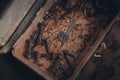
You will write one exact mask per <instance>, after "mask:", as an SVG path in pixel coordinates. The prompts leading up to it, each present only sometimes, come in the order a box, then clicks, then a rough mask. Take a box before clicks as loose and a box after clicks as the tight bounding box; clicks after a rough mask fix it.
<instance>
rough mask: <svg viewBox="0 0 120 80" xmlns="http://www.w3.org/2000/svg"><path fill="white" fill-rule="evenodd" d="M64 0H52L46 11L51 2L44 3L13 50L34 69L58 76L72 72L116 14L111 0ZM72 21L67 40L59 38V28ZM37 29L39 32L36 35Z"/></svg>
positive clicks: (61, 77)
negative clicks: (100, 0) (53, 0)
mask: <svg viewBox="0 0 120 80" xmlns="http://www.w3.org/2000/svg"><path fill="white" fill-rule="evenodd" d="M67 1H69V0H66V1H64V0H58V1H56V2H55V3H54V4H53V5H52V6H51V7H49V8H50V9H49V10H48V11H47V9H46V8H48V6H49V5H50V4H52V3H49V2H48V3H46V5H45V6H44V7H43V8H42V9H41V10H40V11H39V13H38V14H39V15H37V17H36V18H35V19H34V21H33V22H32V24H31V25H30V27H29V28H28V29H27V30H26V31H25V33H24V34H23V35H22V36H21V37H20V38H19V39H18V41H17V42H16V44H15V45H14V50H13V53H14V54H15V55H16V56H17V57H18V58H19V59H20V60H22V61H23V62H27V63H26V64H27V65H29V66H33V67H34V68H35V69H34V70H36V71H39V72H40V71H42V73H45V75H47V74H48V76H49V75H51V76H52V77H54V78H55V79H59V80H64V79H65V80H66V79H68V78H70V77H71V76H72V74H73V73H74V71H75V69H76V68H77V66H78V65H79V64H80V63H81V61H82V60H83V58H84V56H85V55H86V54H87V52H88V51H89V50H90V48H91V47H92V46H93V44H94V43H95V42H96V40H97V38H98V37H99V36H100V34H101V32H102V31H103V30H104V29H105V28H106V25H107V24H108V23H109V22H110V21H111V19H112V18H113V16H114V15H115V14H116V9H115V8H114V7H111V5H112V4H111V3H112V2H111V1H110V2H111V3H110V4H109V5H107V2H109V0H102V1H103V2H101V3H99V2H96V3H95V2H94V0H93V1H92V2H90V1H89V0H85V1H83V2H82V1H80V0H75V1H74V2H69V3H68V2H67ZM71 1H72V0H71ZM96 1H99V0H96ZM44 9H45V10H44ZM111 11H112V13H111ZM41 14H42V15H43V16H44V17H43V16H42V15H41ZM72 23H74V26H73V27H72V28H71V30H70V32H69V33H68V36H69V37H68V40H67V41H63V40H64V39H62V40H61V39H59V37H61V36H62V37H63V35H59V34H60V32H65V30H67V29H68V27H69V26H70V25H71V24H72ZM42 30H43V32H42ZM40 31H41V32H40ZM39 32H40V33H39ZM37 33H38V34H39V35H40V36H39V37H37V38H36V34H37ZM64 36H65V35H64ZM45 75H42V76H43V77H44V76H45Z"/></svg>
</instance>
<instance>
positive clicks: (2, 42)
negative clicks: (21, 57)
mask: <svg viewBox="0 0 120 80" xmlns="http://www.w3.org/2000/svg"><path fill="white" fill-rule="evenodd" d="M45 1H46V0H4V1H1V2H0V4H4V6H3V5H1V6H0V8H1V12H0V28H1V29H0V53H7V52H8V51H9V50H10V49H11V48H12V46H13V44H14V43H15V42H16V40H17V39H18V38H19V37H20V35H21V34H22V33H23V32H24V30H25V29H26V28H27V27H28V25H29V24H30V23H31V21H32V20H33V19H34V17H35V15H36V13H37V11H38V10H39V9H40V7H41V6H42V5H43V3H44V2H45Z"/></svg>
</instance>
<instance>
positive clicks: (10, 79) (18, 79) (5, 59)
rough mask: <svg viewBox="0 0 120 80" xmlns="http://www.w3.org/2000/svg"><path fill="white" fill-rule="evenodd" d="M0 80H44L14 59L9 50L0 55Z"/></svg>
mask: <svg viewBox="0 0 120 80" xmlns="http://www.w3.org/2000/svg"><path fill="white" fill-rule="evenodd" d="M0 80H44V79H43V78H42V77H41V76H39V75H37V74H36V73H35V72H34V71H32V70H31V69H29V68H28V67H27V66H25V65H24V64H22V63H21V62H19V61H18V60H17V59H15V58H14V57H13V56H12V54H11V52H9V53H7V54H3V55H0Z"/></svg>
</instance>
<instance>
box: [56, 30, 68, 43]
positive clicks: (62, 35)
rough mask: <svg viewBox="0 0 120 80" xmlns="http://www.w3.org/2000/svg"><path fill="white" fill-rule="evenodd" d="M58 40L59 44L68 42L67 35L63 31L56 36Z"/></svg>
mask: <svg viewBox="0 0 120 80" xmlns="http://www.w3.org/2000/svg"><path fill="white" fill-rule="evenodd" d="M57 37H58V40H59V41H61V42H63V43H64V42H67V41H68V40H69V35H67V34H66V33H64V32H63V31H61V32H59V33H58V35H57Z"/></svg>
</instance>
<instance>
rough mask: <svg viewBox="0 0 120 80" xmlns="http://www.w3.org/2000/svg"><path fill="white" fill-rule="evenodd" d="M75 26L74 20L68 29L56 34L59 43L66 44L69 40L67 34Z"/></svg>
mask: <svg viewBox="0 0 120 80" xmlns="http://www.w3.org/2000/svg"><path fill="white" fill-rule="evenodd" d="M75 25H76V20H72V21H71V23H70V25H69V26H68V28H67V29H66V30H64V31H61V32H59V33H58V35H57V37H58V40H59V41H61V42H67V41H68V40H69V33H70V31H71V29H72V28H73V27H74V26H75Z"/></svg>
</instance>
